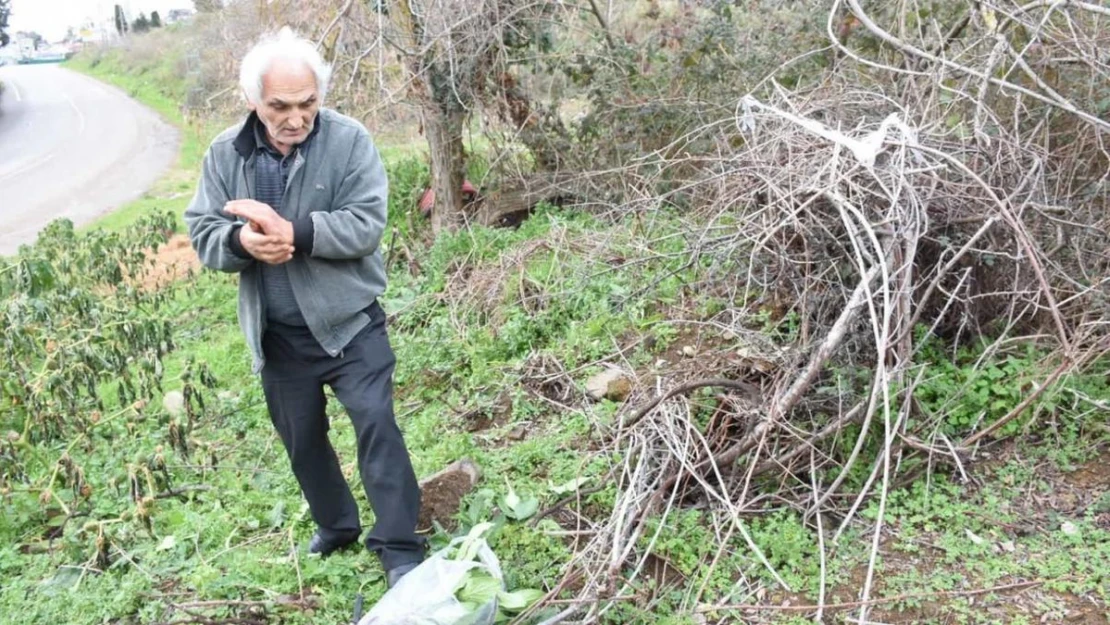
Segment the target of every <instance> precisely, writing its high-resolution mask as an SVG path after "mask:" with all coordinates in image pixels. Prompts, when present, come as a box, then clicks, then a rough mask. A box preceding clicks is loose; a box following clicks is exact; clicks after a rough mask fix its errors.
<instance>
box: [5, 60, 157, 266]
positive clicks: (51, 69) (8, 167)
mask: <svg viewBox="0 0 1110 625" xmlns="http://www.w3.org/2000/svg"><path fill="white" fill-rule="evenodd" d="M0 82H2V83H4V87H3V93H0V256H2V255H8V254H12V253H14V252H16V251H17V250H18V248H19V246H20V245H21V244H23V243H30V242H33V241H34V239H35V237H36V236H37V234H38V232H39V230H41V229H42V227H43V226H45V225H46V224H47V223H49V222H50V221H52V220H54V219H57V218H60V217H66V218H68V219H71V220H72V221H73V222H74V223H76V224H78V225H80V224H84V223H87V222H89V221H91V220H93V219H95V218H96V217H98V216H100V215H103V214H104V213H106V212H109V211H111V210H112V209H115V208H118V207H119V206H121V205H123V204H125V203H127V202H128V201H130V200H132V199H134V198H136V197H138V196H140V195H142V193H143V192H144V191H146V190H147V189H148V188H150V186H151V185H152V184H153V183H154V181H155V180H157V179H158V177H159V176H160V175H161V174H162V173H163V172H164V171H165V170H166V169H167V168H168V167H169V166H170V165H171V164H172V163H173V161H174V158H175V156H176V154H177V144H178V133H177V130H176V129H174V128H173V127H172V126H170V125H169V124H167V123H166V122H164V121H162V119H161V118H160V117H158V114H157V113H155V112H154V111H152V110H150V109H148V108H146V107H144V106H143V105H141V104H139V103H138V102H136V101H135V100H132V99H131V98H129V97H128V96H127V95H126V94H124V93H123V92H122V91H120V90H118V89H115V88H113V87H109V86H107V85H105V84H103V83H101V82H98V81H96V80H93V79H92V78H89V77H87V76H83V75H81V74H78V73H76V72H72V71H69V70H67V69H63V68H61V67H59V66H57V65H20V66H7V67H0Z"/></svg>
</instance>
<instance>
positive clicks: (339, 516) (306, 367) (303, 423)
mask: <svg viewBox="0 0 1110 625" xmlns="http://www.w3.org/2000/svg"><path fill="white" fill-rule="evenodd" d="M366 312H367V314H369V315H370V325H368V326H367V327H366V328H365V329H363V330H362V332H360V333H359V334H358V335H356V336H355V338H354V339H352V340H351V342H350V343H349V344H348V345H347V347H346V348H344V350H343V353H342V354H341V355H339V356H336V357H332V356H330V355H328V353H327V352H325V351H324V349H323V348H322V347H320V344H319V343H318V342H317V341H316V339H315V338H314V337H313V336H312V334H311V333H310V332H309V330H308V328H297V327H292V326H282V325H279V324H271V327H270V328H269V329H268V330H267V331H266V333H265V335H264V336H263V339H262V349H263V352H264V353H265V355H266V365H265V367H263V369H262V389H263V392H264V393H265V395H266V404H267V406H268V407H269V409H270V418H271V419H272V420H273V423H274V427H275V428H276V429H277V431H278V434H279V435H280V436H281V441H282V443H284V444H285V450H286V452H288V454H289V460H290V462H291V463H292V465H293V473H294V475H296V477H297V482H298V483H299V484H300V486H301V492H302V493H303V494H304V497H305V499H306V500H307V501H308V506H309V509H310V511H311V512H312V519H313V520H314V521H315V522H316V525H317V527H318V529H319V531H320V533H321V535H322V536H323V537H324V539H325V540H328V541H330V542H348V541H350V540H352V539H354V538H356V537H358V536H359V535H360V534H361V533H362V527H361V525H360V524H359V514H358V505H357V504H355V499H354V497H353V496H352V495H351V489H350V488H349V487H348V486H347V481H346V480H345V479H344V478H343V473H342V471H341V470H340V468H339V460H338V458H337V457H336V455H335V450H334V449H333V448H332V445H331V442H330V441H329V440H328V419H327V415H326V414H325V407H326V403H327V400H326V399H325V397H324V385H325V384H327V385H328V386H330V387H331V388H332V390H333V391H334V392H335V396H336V398H337V399H338V400H339V402H340V403H341V404H343V407H344V408H346V409H347V414H348V416H350V418H351V422H352V423H353V424H354V428H355V433H356V436H357V440H358V469H359V474H360V476H361V477H362V486H363V488H364V489H365V490H366V496H367V498H368V499H369V500H370V506H371V507H372V508H373V510H374V516H375V517H376V522H375V524H374V527H373V529H372V530H371V531H370V533H369V534H368V535H367V537H366V540H365V543H366V547H367V549H369V550H371V551H373V552H375V553H377V554H378V557H379V558H381V561H382V564H383V565H384V566H385V568H386V569H387V570H388V569H391V568H393V567H395V566H399V565H401V564H408V563H411V562H419V561H421V560H423V559H424V551H425V541H424V539H422V538H421V537H419V536H417V535H416V532H415V530H416V522H417V515H418V514H419V513H420V487H419V486H418V485H417V482H416V475H415V474H414V473H413V470H412V463H411V461H410V460H409V454H408V450H406V449H405V441H404V439H403V438H402V436H401V430H400V429H399V428H398V427H397V422H396V421H395V420H394V416H393V368H394V364H395V362H396V359H395V357H394V355H393V350H392V348H391V347H390V345H389V337H388V336H387V334H386V327H385V312H384V311H383V310H382V308H381V306H379V305H378V304H377V303H375V304H374V305H372V306H371V307H370V308H368V309H367V310H366Z"/></svg>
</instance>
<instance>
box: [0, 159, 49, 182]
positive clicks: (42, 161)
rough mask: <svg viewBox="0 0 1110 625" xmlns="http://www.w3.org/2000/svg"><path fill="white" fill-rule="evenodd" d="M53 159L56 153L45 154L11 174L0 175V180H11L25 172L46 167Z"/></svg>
mask: <svg viewBox="0 0 1110 625" xmlns="http://www.w3.org/2000/svg"><path fill="white" fill-rule="evenodd" d="M52 158H54V153H53V152H51V153H50V154H44V155H42V156H40V157H38V158H36V159H35V160H33V161H31V162H30V163H27V164H26V165H24V166H22V167H17V168H16V169H15V170H14V171H10V172H8V173H5V174H0V180H7V179H8V178H11V177H12V176H16V175H19V174H22V173H23V172H25V171H30V170H32V169H34V168H36V167H38V166H39V165H45V164H46V163H47V161H49V160H50V159H52Z"/></svg>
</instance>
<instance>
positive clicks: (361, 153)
mask: <svg viewBox="0 0 1110 625" xmlns="http://www.w3.org/2000/svg"><path fill="white" fill-rule="evenodd" d="M254 118H255V116H254V114H253V113H252V114H251V116H250V118H248V119H247V121H245V122H244V123H242V124H239V125H237V126H234V127H232V128H229V129H228V130H226V131H224V132H223V133H222V134H220V136H218V137H216V139H215V140H214V141H213V142H212V145H211V146H209V148H208V152H207V153H206V154H205V156H204V165H203V171H202V174H201V179H200V184H199V185H198V186H197V192H196V195H195V196H194V197H193V200H192V202H190V203H189V207H188V208H187V209H185V223H186V224H187V225H188V227H189V238H190V239H191V240H192V243H193V248H194V249H195V250H196V251H197V255H198V256H199V257H200V260H201V262H202V263H204V265H205V266H206V267H210V268H212V269H218V270H220V271H227V272H238V273H239V274H240V278H239V325H240V326H241V327H242V329H243V333H244V334H245V335H246V339H247V345H248V346H249V347H250V350H251V354H252V356H253V357H254V365H253V369H254V372H255V373H258V372H259V371H261V370H262V366H263V365H264V364H265V358H264V356H263V354H262V334H263V332H264V331H265V329H266V328H265V323H266V315H265V311H264V310H263V294H262V275H261V274H262V272H261V269H260V265H261V263H262V261H257V260H254V259H251V258H244V256H243V251H242V248H241V246H238V245H236V244H237V243H238V240H237V239H235V240H234V242H233V240H232V238H233V237H238V235H239V232H238V231H239V228H241V227H242V225H243V222H242V221H241V220H239V219H238V218H236V217H234V216H232V215H228V214H226V213H224V212H223V208H224V205H225V204H227V203H228V202H229V201H231V200H238V199H253V198H254V179H255V178H254V174H255V172H254V160H255V147H256V142H255V138H254V135H253V132H254V129H253V124H254ZM316 125H317V128H316V129H314V130H313V137H312V140H311V141H309V142H307V143H306V144H305V145H303V146H301V148H300V149H298V150H297V153H296V156H295V160H294V162H293V167H292V169H291V171H290V175H289V181H288V183H287V184H286V187H285V196H284V198H283V200H282V214H283V215H284V216H285V218H286V219H289V220H290V221H292V222H293V231H294V246H295V247H296V253H295V254H294V256H293V259H292V260H290V261H289V262H288V263H287V265H288V269H289V282H290V284H291V285H292V287H293V294H294V296H295V297H296V300H297V305H298V306H299V307H300V309H301V313H302V314H303V315H304V318H305V321H306V322H307V324H308V328H309V329H310V330H311V331H312V335H313V336H315V337H316V340H317V341H319V343H320V346H321V347H323V348H324V350H326V351H327V352H328V353H329V354H331V355H332V356H337V355H339V353H340V352H341V351H342V350H343V348H344V347H345V346H346V345H347V343H348V342H350V340H351V339H352V338H354V336H355V335H356V334H358V332H359V331H360V330H362V329H363V328H364V327H365V326H366V325H367V323H368V322H369V317H368V315H366V314H365V313H364V312H363V311H364V310H366V308H367V307H369V306H370V305H371V304H372V303H374V301H375V300H376V299H377V298H378V296H380V295H381V294H382V293H383V292H384V291H385V284H386V276H385V266H384V264H383V262H382V255H381V251H380V250H379V245H380V243H381V240H382V234H383V233H384V232H385V222H386V201H387V198H388V197H389V183H388V181H387V179H386V173H385V167H384V166H383V165H382V160H381V157H380V156H379V155H378V150H377V148H375V147H374V143H373V141H371V139H370V133H369V132H368V131H367V130H366V128H365V127H364V126H363V125H362V124H360V123H359V122H357V121H355V120H354V119H351V118H350V117H347V116H345V115H341V114H339V113H337V112H335V111H332V110H330V109H323V108H322V109H320V112H319V114H318V115H317V117H316ZM233 245H235V248H233Z"/></svg>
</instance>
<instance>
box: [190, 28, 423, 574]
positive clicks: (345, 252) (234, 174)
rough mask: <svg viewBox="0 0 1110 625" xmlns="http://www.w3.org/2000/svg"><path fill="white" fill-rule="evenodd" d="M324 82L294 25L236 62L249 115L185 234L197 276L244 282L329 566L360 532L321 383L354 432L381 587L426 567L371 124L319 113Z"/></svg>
mask: <svg viewBox="0 0 1110 625" xmlns="http://www.w3.org/2000/svg"><path fill="white" fill-rule="evenodd" d="M329 73H330V68H329V67H328V66H327V65H326V64H325V63H324V61H323V59H321V57H320V55H319V54H318V53H317V52H316V47H315V46H314V45H313V44H312V43H311V42H309V41H307V40H304V39H301V38H299V37H297V36H296V35H294V34H293V33H292V32H291V31H290V30H289V29H283V30H282V31H281V32H280V33H278V34H277V35H275V36H271V37H267V38H265V39H263V40H262V42H261V43H259V44H258V45H257V46H255V47H254V48H253V49H252V50H251V51H250V52H249V53H248V54H247V55H246V57H244V58H243V62H242V65H241V72H240V84H241V86H242V88H243V92H244V94H245V96H246V100H247V106H248V107H249V109H250V114H249V116H248V117H247V119H246V121H245V122H243V123H242V124H240V125H238V126H236V127H234V128H231V129H229V130H227V131H225V132H224V133H223V134H221V135H220V136H219V137H217V138H216V140H215V141H213V142H212V145H211V146H210V147H209V148H208V152H207V154H206V155H205V157H204V165H203V172H202V176H201V180H200V183H199V186H198V188H197V192H196V196H195V197H194V198H193V201H192V202H191V203H190V204H189V207H188V209H186V211H185V222H186V223H187V224H188V226H189V236H190V238H191V239H192V243H193V247H194V248H195V249H196V251H197V255H198V256H199V257H200V260H201V261H202V262H203V263H204V264H205V265H206V266H208V267H211V268H212V269H218V270H220V271H227V272H237V273H239V274H240V277H239V323H240V326H241V327H242V329H243V332H244V333H245V335H246V339H247V345H248V346H249V347H250V350H251V354H252V356H253V361H254V371H255V373H258V372H261V374H262V388H263V391H264V393H265V395H266V404H267V406H268V408H269V411H270V418H271V420H272V421H273V424H274V427H275V428H276V429H277V432H278V434H279V436H280V437H281V441H282V443H284V445H285V449H286V451H287V452H288V454H289V459H290V461H291V463H292V466H293V473H294V475H296V477H297V481H298V482H299V483H300V487H301V492H302V493H303V494H304V497H305V499H306V500H307V501H308V505H309V509H310V510H311V512H312V518H313V520H314V521H315V522H316V526H317V531H316V533H315V535H313V536H312V539H311V541H310V542H309V546H308V549H309V552H310V553H319V554H321V555H323V556H326V555H328V554H330V553H331V552H333V551H336V550H337V549H341V548H343V547H346V546H348V545H351V544H353V543H355V542H357V541H358V539H359V535H360V534H361V532H362V530H361V525H360V524H359V510H358V506H357V505H356V503H355V500H354V498H353V497H352V496H351V491H350V488H348V486H347V481H346V480H345V479H344V477H343V473H342V471H341V470H340V467H339V461H338V460H337V458H336V455H335V450H334V449H332V446H331V443H330V442H329V440H328V420H327V416H326V414H325V404H326V400H325V397H324V385H325V384H326V385H328V386H330V387H331V388H332V390H333V391H334V392H335V396H336V397H337V398H338V399H339V401H340V402H341V403H342V404H343V406H344V407H345V408H346V410H347V414H348V415H349V416H350V418H351V421H352V423H353V424H354V429H355V432H356V435H357V441H358V468H359V473H360V475H361V477H362V485H363V487H364V488H365V490H366V495H367V497H368V498H369V500H370V504H371V506H372V507H373V510H374V514H375V517H376V523H375V525H374V527H373V529H372V530H371V531H370V533H369V534H368V535H367V537H366V541H365V542H366V547H367V548H368V549H370V550H371V551H373V552H375V553H377V555H378V557H379V558H380V559H381V561H382V565H383V566H384V567H385V570H386V572H387V576H386V578H387V581H388V584H389V585H390V586H391V587H392V586H393V585H394V584H395V583H396V582H397V580H398V579H400V577H401V576H402V575H404V574H406V573H408V572H409V571H410V570H412V569H413V568H414V567H415V566H416V564H417V563H419V562H420V561H421V560H422V559H423V558H424V551H425V543H424V541H423V539H421V538H420V537H419V536H417V535H416V533H415V530H416V519H417V514H418V512H419V509H420V489H419V487H418V485H417V482H416V477H415V475H414V473H413V469H412V464H411V461H410V459H409V455H408V451H407V450H406V449H405V443H404V440H403V439H402V437H401V431H400V430H399V429H398V427H397V423H396V421H395V420H394V415H393V382H392V375H393V367H394V362H395V360H394V355H393V352H392V350H391V349H390V345H389V338H388V337H387V335H386V319H385V313H384V312H383V311H382V308H381V306H380V305H379V304H378V302H377V298H378V297H379V296H380V295H381V294H382V292H383V291H384V290H385V282H386V275H385V267H384V265H383V264H382V256H381V251H380V250H379V245H380V243H381V240H382V232H383V231H384V229H385V222H386V199H387V197H388V182H387V180H386V173H385V169H384V167H383V166H382V161H381V158H380V157H379V156H378V152H377V150H376V149H375V147H374V144H373V142H372V141H371V140H370V134H369V133H368V132H367V130H366V128H364V127H363V126H362V124H360V123H359V122H357V121H355V120H353V119H351V118H349V117H345V116H343V115H340V114H339V113H336V112H335V111H332V110H329V109H326V108H323V107H322V103H323V101H324V96H325V94H326V92H327V86H328V77H329Z"/></svg>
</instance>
